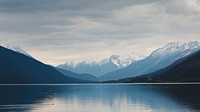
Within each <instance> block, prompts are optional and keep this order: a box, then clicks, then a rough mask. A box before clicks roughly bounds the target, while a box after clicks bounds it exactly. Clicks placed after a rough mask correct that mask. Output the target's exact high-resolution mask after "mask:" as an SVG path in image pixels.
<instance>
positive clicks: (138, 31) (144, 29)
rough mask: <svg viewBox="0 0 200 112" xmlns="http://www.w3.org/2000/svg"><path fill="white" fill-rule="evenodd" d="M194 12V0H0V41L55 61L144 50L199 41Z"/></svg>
mask: <svg viewBox="0 0 200 112" xmlns="http://www.w3.org/2000/svg"><path fill="white" fill-rule="evenodd" d="M191 1H192V2H191ZM188 2H191V4H190V5H188V4H187V3H188ZM199 13H200V9H199V7H198V2H197V1H196V0H1V1H0V42H8V43H10V44H14V45H20V46H22V47H24V48H26V49H27V50H28V51H29V52H31V53H34V54H33V55H34V56H36V57H38V58H39V59H41V60H43V59H44V58H45V57H48V56H46V55H47V54H48V55H50V53H52V55H51V56H56V53H58V54H59V58H60V59H62V60H59V62H61V61H64V57H73V56H75V55H76V56H75V57H76V58H78V57H81V58H88V57H95V56H97V55H98V54H99V55H98V57H106V56H101V54H106V55H109V54H112V53H115V52H118V53H119V52H121V53H124V52H131V50H132V49H136V51H139V50H140V51H144V52H146V51H147V50H146V48H149V49H151V50H152V49H153V48H155V47H156V45H157V46H160V45H161V44H164V43H166V42H171V41H177V40H183V41H187V40H191V39H197V40H198V39H199V40H200V38H198V36H199V34H200V31H199V28H200V22H199V19H200V18H199V16H198V15H199ZM191 36H192V37H191ZM166 38H167V40H166ZM152 43H156V44H155V45H154V44H152ZM132 47H133V48H132ZM150 47H152V48H150ZM37 51H38V53H39V54H37ZM42 52H44V56H43V57H42V54H41V53H42ZM70 53H72V54H73V56H72V54H70ZM87 53H88V54H87ZM83 54H84V55H83ZM144 54H145V53H144ZM51 59H52V58H51ZM56 59H57V58H56ZM74 59H75V58H74ZM66 60H67V59H66ZM77 60H78V59H77ZM55 62H56V61H55Z"/></svg>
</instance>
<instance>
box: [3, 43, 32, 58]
mask: <svg viewBox="0 0 200 112" xmlns="http://www.w3.org/2000/svg"><path fill="white" fill-rule="evenodd" d="M0 46H3V47H5V48H7V49H10V50H13V51H15V52H18V53H21V54H24V55H26V56H28V57H31V58H33V57H32V56H31V55H30V54H28V53H27V52H26V51H24V50H23V49H21V48H20V47H18V46H11V45H9V44H1V45H0Z"/></svg>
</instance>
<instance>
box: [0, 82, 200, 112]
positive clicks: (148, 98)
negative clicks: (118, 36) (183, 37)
mask: <svg viewBox="0 0 200 112" xmlns="http://www.w3.org/2000/svg"><path fill="white" fill-rule="evenodd" d="M13 111H14V112H199V111H200V85H139V84H128V85H122V84H115V85H110V84H108V85H107V84H103V85H101V84H93V85H81V84H80V85H79V84H76V85H16V86H13V85H12V86H11V85H10V86H8V85H1V86H0V112H13Z"/></svg>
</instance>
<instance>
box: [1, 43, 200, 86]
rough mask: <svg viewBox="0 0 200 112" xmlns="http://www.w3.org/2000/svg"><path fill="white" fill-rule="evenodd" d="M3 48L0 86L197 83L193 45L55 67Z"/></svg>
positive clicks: (199, 49)
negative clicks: (114, 82) (85, 83)
mask: <svg viewBox="0 0 200 112" xmlns="http://www.w3.org/2000/svg"><path fill="white" fill-rule="evenodd" d="M5 47H6V46H4V47H2V46H0V54H1V55H0V62H1V63H0V84H16V83H17V84H21V83H80V82H81V83H82V82H99V81H103V82H106V81H112V80H114V81H119V82H176V81H178V82H185V81H190V82H191V81H199V79H198V74H199V73H200V71H199V70H198V66H199V60H200V59H199V55H200V43H199V42H197V41H191V42H188V43H181V42H172V43H168V44H166V45H165V46H163V47H161V48H159V49H157V50H155V51H153V52H152V53H151V54H150V55H149V56H147V57H145V58H142V56H139V55H135V54H134V55H133V54H132V55H126V56H120V55H112V56H110V57H109V58H106V59H104V60H101V61H81V62H79V63H73V62H67V63H65V64H62V65H59V66H58V67H53V66H51V65H46V64H44V63H42V62H40V61H38V60H36V59H35V58H33V57H32V56H31V55H30V54H28V53H27V52H25V51H24V50H22V49H21V48H19V47H12V46H7V47H6V48H5ZM96 76H98V77H96ZM195 78H196V79H195Z"/></svg>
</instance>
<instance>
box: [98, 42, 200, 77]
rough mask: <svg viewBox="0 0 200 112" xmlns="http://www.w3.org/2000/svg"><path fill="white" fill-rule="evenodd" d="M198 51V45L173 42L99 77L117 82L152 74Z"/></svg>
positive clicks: (199, 48)
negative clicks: (124, 66)
mask: <svg viewBox="0 0 200 112" xmlns="http://www.w3.org/2000/svg"><path fill="white" fill-rule="evenodd" d="M198 50H200V43H199V42H197V41H191V42H188V43H181V42H173V43H169V44H167V45H165V46H164V47H162V48H159V49H157V50H155V51H154V52H152V53H151V54H150V55H149V56H148V57H146V58H144V59H143V60H139V61H136V62H134V63H132V64H130V65H129V66H127V67H126V68H122V69H120V70H117V71H114V72H110V73H108V74H105V75H104V76H102V77H100V80H102V81H107V80H117V79H122V78H127V77H133V76H138V75H142V74H147V73H152V72H155V71H157V70H160V69H162V68H165V67H167V66H168V65H170V64H172V63H173V62H175V61H176V60H178V59H181V58H183V57H185V56H188V55H189V54H191V53H194V52H196V51H198Z"/></svg>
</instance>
